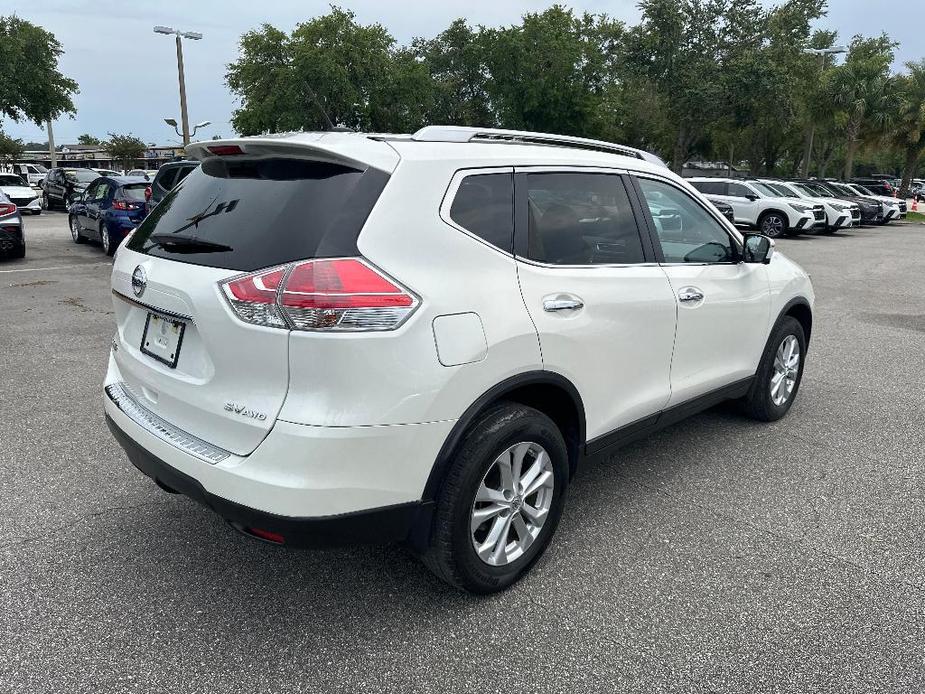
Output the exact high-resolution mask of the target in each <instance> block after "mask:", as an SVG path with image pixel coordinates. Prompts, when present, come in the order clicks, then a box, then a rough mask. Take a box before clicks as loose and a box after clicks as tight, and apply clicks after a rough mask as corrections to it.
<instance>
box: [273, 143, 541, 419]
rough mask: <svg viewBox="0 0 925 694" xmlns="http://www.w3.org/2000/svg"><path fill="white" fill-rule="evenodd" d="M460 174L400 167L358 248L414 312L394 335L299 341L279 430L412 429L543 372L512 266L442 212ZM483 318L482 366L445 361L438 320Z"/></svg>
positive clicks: (422, 164)
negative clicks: (520, 376) (412, 301)
mask: <svg viewBox="0 0 925 694" xmlns="http://www.w3.org/2000/svg"><path fill="white" fill-rule="evenodd" d="M458 168H463V167H461V166H457V165H454V163H453V162H451V161H407V160H405V161H403V162H402V163H401V164H399V166H398V168H397V169H396V170H395V172H394V173H393V175H392V178H391V180H390V181H389V183H388V185H387V186H386V188H385V190H384V191H383V193H382V196H381V197H380V198H379V200H378V202H377V204H376V206H375V207H374V208H373V211H372V213H371V214H370V216H369V219H368V220H367V222H366V226H365V227H364V229H363V231H362V233H361V234H360V237H359V241H358V247H359V249H360V252H361V253H362V255H363V256H364V257H365V258H367V259H368V260H369V261H370V262H372V263H373V264H374V265H376V266H377V267H379V268H380V269H382V270H383V271H385V272H386V273H387V274H389V275H390V276H392V277H393V278H395V279H396V280H398V281H399V282H400V283H401V284H403V285H404V286H406V287H407V288H409V289H411V290H412V291H413V292H414V293H415V294H417V295H418V297H419V298H420V300H421V304H420V306H419V307H418V309H417V311H416V312H415V313H414V314H413V315H412V316H411V318H410V319H409V320H407V321H406V322H405V323H404V324H403V325H402V326H401V327H399V328H398V329H397V330H394V331H388V332H379V333H363V334H343V333H342V334H323V333H310V332H293V333H292V334H291V336H290V385H289V393H288V396H287V398H286V402H285V404H284V406H283V408H282V411H281V412H280V414H279V418H280V419H282V420H287V421H292V422H299V423H304V424H316V425H327V426H358V425H387V424H415V423H422V422H433V421H443V420H451V419H456V418H458V417H460V416H461V415H462V413H463V412H464V411H465V409H466V408H467V407H468V406H469V405H471V404H472V403H473V402H474V401H475V400H476V399H477V398H478V397H479V396H480V395H481V394H483V393H484V392H485V391H487V390H489V389H490V388H491V387H492V386H494V385H495V384H497V383H498V382H500V381H502V380H504V379H505V378H507V377H509V376H512V375H515V374H517V373H522V372H525V371H530V370H533V369H540V368H542V360H541V358H540V351H539V343H538V340H537V336H536V331H535V329H534V327H533V324H532V322H531V321H530V318H529V316H528V314H527V311H526V308H525V307H524V304H523V299H522V297H521V295H520V289H519V286H518V282H517V268H516V264H515V262H514V259H513V258H512V257H511V256H508V255H505V254H504V253H502V252H500V251H498V250H496V249H495V248H494V247H491V246H489V245H487V244H485V243H483V242H481V241H480V240H478V239H476V238H473V237H471V236H469V235H467V234H465V233H463V232H461V231H459V230H458V229H456V228H454V227H452V226H450V225H449V224H447V223H446V222H444V221H443V220H442V219H441V218H440V213H439V210H440V205H441V202H442V200H443V197H444V194H445V192H446V190H447V187H448V185H449V183H450V180H451V178H452V176H453V174H454V173H455V171H456V170H457V169H458ZM469 312H471V313H475V314H477V315H478V316H479V318H480V319H481V323H482V326H483V329H484V333H485V341H486V343H487V345H488V349H487V352H486V354H485V356H484V358H483V359H480V360H478V361H474V362H472V363H467V364H460V365H455V366H443V365H441V363H440V360H439V357H438V353H437V348H436V346H435V338H434V330H433V321H434V319H435V318H437V317H438V316H444V315H449V314H461V313H469Z"/></svg>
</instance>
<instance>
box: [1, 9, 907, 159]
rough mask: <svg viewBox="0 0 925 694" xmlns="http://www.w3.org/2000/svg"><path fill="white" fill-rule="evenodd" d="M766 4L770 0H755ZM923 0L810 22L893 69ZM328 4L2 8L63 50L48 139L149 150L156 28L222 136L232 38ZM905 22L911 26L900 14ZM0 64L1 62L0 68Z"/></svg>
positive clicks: (170, 63) (154, 115) (400, 28)
mask: <svg viewBox="0 0 925 694" xmlns="http://www.w3.org/2000/svg"><path fill="white" fill-rule="evenodd" d="M765 1H766V3H768V4H772V3H773V0H765ZM553 2H554V0H401V1H396V0H339V1H338V2H336V4H339V5H340V6H341V7H343V8H345V9H350V10H353V11H354V12H355V13H356V15H357V21H359V22H361V23H364V24H367V23H372V22H379V23H381V24H382V25H383V26H385V27H386V28H387V29H388V30H389V32H390V33H391V34H392V35H393V36H394V37H395V38H396V40H397V41H399V42H400V43H408V42H410V41H411V39H412V38H414V37H416V36H423V37H432V36H434V35H436V34H438V33H440V32H441V31H442V30H443V29H445V28H446V27H447V26H448V25H449V23H450V22H451V21H453V20H454V19H456V18H457V17H465V18H467V19H468V20H469V22H470V24H473V25H478V24H483V25H487V26H501V25H509V24H514V23H517V22H518V20H519V18H520V17H521V15H523V14H524V13H525V12H533V11H541V10H543V9H545V8H546V7H548V6H549V5H551V4H553ZM560 2H562V4H566V5H568V6H570V7H573V8H575V9H576V10H587V11H589V12H606V13H607V14H609V15H610V16H612V17H615V18H617V19H621V20H623V21H625V22H627V23H630V24H634V23H636V22H637V21H638V19H639V10H638V8H637V7H636V2H637V0H609V1H605V0H574V1H573V2H566V1H565V0H560ZM922 4H923V0H889V1H888V0H829V13H828V16H827V17H826V18H824V19H823V20H821V21H820V22H819V23H818V26H819V27H820V28H828V29H835V30H837V31H838V32H839V36H840V38H841V39H842V40H843V41H845V42H847V40H848V39H850V37H851V36H853V35H854V34H858V33H860V34H864V35H877V34H879V33H880V32H882V31H886V32H887V33H888V34H889V35H890V36H891V37H893V38H894V40H898V41H900V42H901V44H902V45H901V46H900V48H899V50H898V51H897V60H896V65H895V68H896V69H899V68H900V67H901V66H902V64H903V63H904V62H906V61H908V60H918V59H920V58H922V57H923V55H925V41H923V40H922V39H921V27H922V24H921V21H920V17H921V8H922ZM328 7H329V3H328V1H327V0H263V1H262V2H255V1H254V0H155V2H148V3H144V2H126V1H125V0H92V1H91V0H4V2H3V6H2V7H0V13H2V14H11V13H12V14H16V15H18V16H20V17H22V18H23V19H27V20H29V21H30V22H33V23H35V24H38V25H40V26H42V27H44V28H45V29H47V30H49V31H51V32H52V33H53V34H55V36H56V37H57V38H58V41H59V42H60V43H61V44H62V46H63V48H64V51H65V52H64V55H63V56H62V57H61V60H60V64H59V67H60V69H61V71H62V72H63V73H64V74H65V75H67V76H69V77H71V78H73V79H75V80H76V81H77V82H78V84H79V85H80V94H78V95H77V96H76V98H75V105H76V107H77V114H76V117H75V118H73V119H72V118H68V117H66V116H65V117H64V118H61V119H59V120H58V121H56V122H55V124H54V130H55V141H56V143H57V144H67V143H74V142H76V141H77V136H78V135H80V134H81V133H90V134H92V135H94V136H96V137H100V138H105V137H106V134H107V133H108V132H110V131H112V132H116V133H127V132H130V133H132V134H134V135H137V136H138V137H140V138H141V139H143V140H144V141H145V142H153V143H156V144H159V145H166V144H174V143H176V142H177V141H178V139H179V138H178V137H177V135H176V133H174V132H173V129H172V128H171V127H170V126H168V125H166V124H165V123H164V121H163V119H164V118H176V119H177V121H178V122H179V119H180V105H179V92H178V86H177V63H176V47H175V44H174V41H173V37H171V36H163V35H160V34H155V33H154V32H153V27H154V25H156V24H161V25H167V26H171V27H175V28H177V29H181V30H183V31H197V32H200V33H202V34H203V39H202V40H201V41H185V42H184V48H183V57H184V63H185V66H186V90H187V99H188V104H189V118H190V124H191V126H192V124H195V123H197V122H200V121H204V120H209V121H212V125H211V126H208V127H207V128H204V129H202V130H200V131H199V133H197V137H196V139H201V138H210V137H212V136H213V135H221V136H223V137H230V136H233V135H234V130H233V128H232V127H231V125H230V124H229V121H230V118H231V113H232V111H233V110H234V108H236V106H237V105H238V104H236V102H235V99H234V96H233V95H232V94H231V93H230V92H229V91H228V89H227V87H226V86H225V69H226V68H225V66H226V65H227V64H228V63H229V62H232V61H233V60H235V59H236V58H237V56H238V40H239V38H240V36H241V34H242V33H244V32H245V31H247V30H249V29H253V28H255V27H258V26H259V25H260V24H262V23H264V22H269V23H270V24H273V25H274V26H276V27H279V28H281V29H284V30H286V31H289V30H291V29H292V28H293V27H294V26H295V25H296V24H298V23H299V22H302V21H305V20H307V19H310V18H311V17H314V16H316V15H319V14H324V13H325V12H327V11H328ZM912 18H915V21H910V19H912ZM0 69H2V66H0ZM0 127H2V128H3V130H4V131H5V132H6V133H7V134H8V135H11V136H13V137H18V138H21V139H23V140H24V141H26V142H28V141H36V142H44V141H45V140H46V139H47V136H46V134H45V130H44V128H40V127H38V126H36V125H35V124H34V123H29V122H20V123H14V122H12V121H9V120H0Z"/></svg>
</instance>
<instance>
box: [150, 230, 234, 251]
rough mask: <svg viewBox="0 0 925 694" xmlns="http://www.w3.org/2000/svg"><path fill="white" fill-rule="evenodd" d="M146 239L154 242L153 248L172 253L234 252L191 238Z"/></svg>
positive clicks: (159, 235) (152, 236) (160, 237)
mask: <svg viewBox="0 0 925 694" xmlns="http://www.w3.org/2000/svg"><path fill="white" fill-rule="evenodd" d="M148 239H149V240H150V241H154V245H155V246H160V247H161V248H166V249H168V250H170V251H172V252H174V253H225V252H227V251H233V250H234V249H233V248H232V247H231V246H226V245H224V244H221V243H214V242H212V241H203V240H202V239H197V238H195V237H193V236H177V235H175V234H151V236H149V237H148Z"/></svg>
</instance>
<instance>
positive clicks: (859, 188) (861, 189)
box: [851, 184, 874, 195]
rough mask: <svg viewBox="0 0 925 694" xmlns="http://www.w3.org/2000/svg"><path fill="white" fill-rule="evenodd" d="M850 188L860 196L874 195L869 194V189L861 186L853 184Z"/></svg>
mask: <svg viewBox="0 0 925 694" xmlns="http://www.w3.org/2000/svg"><path fill="white" fill-rule="evenodd" d="M851 188H853V189H854V190H855V191H856V192H858V193H860V194H861V195H874V193H872V192H870V189H869V188H865V187H864V186H861V185H857V184H855V185H853V186H851Z"/></svg>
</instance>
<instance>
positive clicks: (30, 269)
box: [0, 260, 112, 274]
mask: <svg viewBox="0 0 925 694" xmlns="http://www.w3.org/2000/svg"><path fill="white" fill-rule="evenodd" d="M97 265H112V263H108V262H106V261H105V260H104V261H103V262H100V263H78V264H77V265H56V266H55V267H24V268H20V269H18V270H0V274H6V273H8V272H43V271H48V270H70V269H71V268H75V267H96V266H97Z"/></svg>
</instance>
